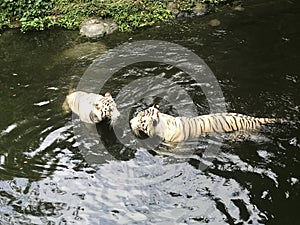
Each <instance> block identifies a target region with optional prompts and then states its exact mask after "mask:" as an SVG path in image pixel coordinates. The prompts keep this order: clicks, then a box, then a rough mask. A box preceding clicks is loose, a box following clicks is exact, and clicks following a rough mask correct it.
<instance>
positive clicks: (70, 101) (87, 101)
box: [62, 91, 120, 123]
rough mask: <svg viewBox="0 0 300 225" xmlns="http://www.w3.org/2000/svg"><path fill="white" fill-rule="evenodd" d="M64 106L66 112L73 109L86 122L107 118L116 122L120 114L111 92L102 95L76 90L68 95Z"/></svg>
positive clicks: (97, 121) (95, 121)
mask: <svg viewBox="0 0 300 225" xmlns="http://www.w3.org/2000/svg"><path fill="white" fill-rule="evenodd" d="M62 107H63V109H64V110H65V111H66V112H70V111H73V112H74V113H75V114H77V115H78V116H79V118H80V120H81V121H83V122H85V123H99V122H101V121H102V120H104V119H105V118H107V119H110V121H111V123H114V122H115V121H116V120H117V118H118V117H119V115H120V113H119V111H118V109H117V106H116V103H115V101H114V99H113V98H112V96H111V94H110V93H109V92H107V93H106V94H105V95H104V96H102V95H100V94H94V93H86V92H83V91H75V92H73V93H71V94H69V95H67V97H66V99H65V101H64V103H63V106H62Z"/></svg>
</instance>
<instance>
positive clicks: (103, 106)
mask: <svg viewBox="0 0 300 225" xmlns="http://www.w3.org/2000/svg"><path fill="white" fill-rule="evenodd" d="M119 116H120V113H119V111H118V109H117V105H116V103H115V101H114V99H113V98H112V96H111V94H110V93H109V92H107V93H106V94H105V95H104V96H102V95H99V97H98V98H97V99H96V100H95V102H94V103H93V109H92V111H91V113H90V119H91V120H92V121H93V122H96V123H97V122H100V121H102V120H103V119H105V118H108V119H110V120H111V123H112V124H113V123H115V122H116V120H117V118H118V117H119Z"/></svg>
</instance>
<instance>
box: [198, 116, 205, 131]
mask: <svg viewBox="0 0 300 225" xmlns="http://www.w3.org/2000/svg"><path fill="white" fill-rule="evenodd" d="M199 119H200V120H201V121H202V124H203V126H199V127H200V130H201V134H203V133H205V130H206V124H205V120H204V119H203V118H202V117H199Z"/></svg>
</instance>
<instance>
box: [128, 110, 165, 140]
mask: <svg viewBox="0 0 300 225" xmlns="http://www.w3.org/2000/svg"><path fill="white" fill-rule="evenodd" d="M157 107H158V106H152V107H149V108H148V109H146V110H143V111H141V112H139V113H138V114H137V115H136V116H135V117H134V118H132V119H131V120H130V125H131V128H132V131H133V132H134V134H135V135H137V136H140V133H139V132H140V131H142V132H144V133H145V134H147V135H148V136H149V137H153V136H154V135H155V130H156V128H157V126H158V125H159V113H160V112H159V110H158V109H157Z"/></svg>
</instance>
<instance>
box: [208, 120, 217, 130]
mask: <svg viewBox="0 0 300 225" xmlns="http://www.w3.org/2000/svg"><path fill="white" fill-rule="evenodd" d="M210 119H211V117H209V118H208V123H209V125H210V128H211V130H212V131H213V132H216V130H215V129H214V127H213V125H212V122H211V121H210Z"/></svg>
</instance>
